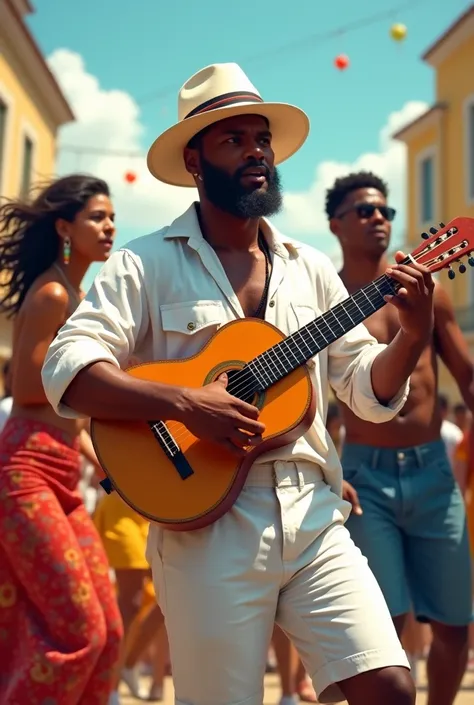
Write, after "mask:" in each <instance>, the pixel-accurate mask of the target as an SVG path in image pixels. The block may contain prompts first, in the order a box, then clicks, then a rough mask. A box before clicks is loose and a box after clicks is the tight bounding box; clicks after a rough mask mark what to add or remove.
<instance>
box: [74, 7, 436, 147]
mask: <svg viewBox="0 0 474 705" xmlns="http://www.w3.org/2000/svg"><path fill="white" fill-rule="evenodd" d="M426 1H427V0H411V2H410V1H409V2H403V3H400V4H398V5H395V6H394V7H392V8H390V9H389V10H383V11H381V12H376V13H372V14H371V15H368V16H366V17H363V18H360V19H358V20H353V21H352V22H348V23H347V24H345V25H340V26H339V27H335V28H333V29H330V30H326V31H322V32H315V33H313V34H310V35H308V36H307V37H305V38H303V39H300V40H292V41H291V42H287V43H286V44H282V45H280V46H279V47H278V48H276V49H273V50H272V51H271V52H268V51H266V52H259V53H258V54H253V55H251V56H249V57H247V58H246V59H244V60H243V62H245V63H246V64H249V63H256V62H258V61H262V60H266V61H267V60H268V58H269V56H270V55H273V54H275V55H277V56H278V58H280V56H281V55H282V54H285V53H297V52H299V51H301V50H303V49H305V48H308V47H311V46H313V45H314V44H316V43H317V44H318V45H321V44H322V43H323V42H324V41H329V40H331V39H334V37H338V36H341V35H345V34H348V33H349V32H354V31H357V30H359V29H362V28H364V27H370V26H372V25H375V24H379V23H381V22H382V21H384V20H387V19H390V18H393V17H394V16H395V15H396V14H398V13H399V12H403V11H404V10H411V9H413V8H414V7H416V6H417V5H420V4H422V3H423V2H426ZM175 93H176V84H174V85H170V86H167V87H164V88H162V89H160V90H159V91H157V92H154V93H150V94H148V95H145V96H143V97H142V98H140V99H138V100H137V101H136V103H137V104H138V105H146V104H147V103H150V102H152V101H154V100H158V99H160V98H166V97H168V96H169V95H171V94H175ZM60 150H61V151H63V152H70V153H73V154H76V155H77V156H81V155H83V154H97V155H108V156H111V157H129V158H138V157H143V156H144V155H145V153H144V152H139V151H136V152H135V151H125V150H119V149H107V148H100V147H84V146H79V145H68V144H65V145H61V146H60Z"/></svg>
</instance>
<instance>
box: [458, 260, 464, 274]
mask: <svg viewBox="0 0 474 705" xmlns="http://www.w3.org/2000/svg"><path fill="white" fill-rule="evenodd" d="M465 271H466V265H465V264H464V262H461V264H460V265H459V274H464V272H465Z"/></svg>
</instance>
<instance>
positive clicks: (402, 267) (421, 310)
mask: <svg viewBox="0 0 474 705" xmlns="http://www.w3.org/2000/svg"><path fill="white" fill-rule="evenodd" d="M404 259H406V255H405V254H403V252H397V253H396V255H395V260H396V262H397V264H395V265H392V266H391V267H389V268H388V269H387V271H386V273H387V275H388V276H389V277H391V278H392V279H395V281H397V282H398V283H399V284H400V285H401V286H400V289H399V290H398V292H397V294H396V296H386V297H385V300H386V301H387V302H388V303H391V304H392V305H393V306H395V308H396V309H397V310H398V316H399V319H400V327H401V329H402V330H403V332H404V333H405V334H406V335H408V336H409V337H410V338H413V340H428V338H429V336H430V335H431V333H432V330H433V322H434V312H433V290H434V281H433V277H432V276H431V272H430V270H429V269H428V268H427V267H423V266H422V265H421V264H417V263H415V262H411V263H410V264H400V263H401V262H403V260H404Z"/></svg>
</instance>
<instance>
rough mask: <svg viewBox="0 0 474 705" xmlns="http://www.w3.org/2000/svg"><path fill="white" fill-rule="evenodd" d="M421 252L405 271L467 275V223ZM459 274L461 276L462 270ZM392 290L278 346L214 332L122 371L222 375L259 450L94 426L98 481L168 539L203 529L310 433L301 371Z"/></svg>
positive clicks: (231, 330) (381, 284)
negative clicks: (190, 348)
mask: <svg viewBox="0 0 474 705" xmlns="http://www.w3.org/2000/svg"><path fill="white" fill-rule="evenodd" d="M422 237H423V238H424V242H422V243H421V244H420V246H419V247H417V248H416V249H415V250H414V251H413V252H412V254H411V255H409V256H408V257H407V258H406V260H405V262H406V263H410V261H416V262H419V263H420V264H423V265H425V266H426V267H428V268H429V269H430V271H431V272H436V271H438V270H441V269H443V268H445V267H448V268H449V273H448V274H449V277H450V278H453V276H454V274H455V272H454V270H453V269H452V268H451V263H452V262H454V261H459V260H460V258H461V257H462V256H464V255H467V256H468V263H469V264H470V265H471V266H474V257H473V254H472V252H471V250H474V219H473V218H455V219H454V220H452V221H451V222H449V223H448V225H446V226H445V225H443V223H441V224H440V229H439V230H437V229H436V228H434V227H433V228H431V229H430V234H429V233H423V235H422ZM459 271H460V272H465V271H466V267H465V265H464V264H462V263H461V264H460V265H459ZM398 288H399V285H398V283H397V282H396V281H395V280H393V279H391V278H390V277H388V276H387V275H382V276H381V277H379V278H378V279H376V280H375V281H373V282H372V283H371V284H368V285H367V286H364V287H363V288H362V289H360V290H359V291H357V292H356V293H354V294H353V295H352V296H349V297H348V298H346V299H345V300H344V301H342V302H341V303H339V304H338V305H337V306H335V307H334V308H332V309H331V310H329V311H327V312H326V313H324V314H323V315H321V316H319V317H317V318H316V319H315V320H313V321H312V322H310V323H308V324H307V325H305V326H304V327H302V328H300V329H299V330H298V331H296V332H295V333H293V334H292V335H290V336H287V337H285V336H284V335H283V333H281V332H280V331H279V330H278V329H277V328H275V327H274V326H273V325H271V324H269V323H267V322H265V321H262V320H259V319H253V318H244V319H239V320H235V321H231V322H230V323H227V324H225V325H223V326H222V327H221V328H219V330H218V331H217V332H216V333H215V334H214V336H213V337H212V338H211V339H210V340H209V341H208V343H207V344H206V345H205V346H204V348H203V349H202V350H201V351H200V352H199V353H198V354H197V355H194V356H193V357H190V358H185V359H183V360H163V361H159V362H151V363H145V364H141V365H137V366H134V367H131V368H129V369H128V370H127V372H128V374H130V375H132V376H133V377H136V378H139V379H143V380H149V381H151V382H161V383H168V384H174V385H183V386H186V387H199V386H202V385H205V384H209V383H210V382H212V381H214V380H215V379H216V378H217V377H218V376H219V375H220V374H221V373H222V372H227V373H228V376H229V383H228V387H227V390H228V392H229V393H230V394H232V395H234V396H236V397H238V398H240V399H244V400H245V401H248V402H251V403H253V404H255V405H256V406H257V407H258V408H259V409H260V412H261V413H260V420H261V421H262V422H263V423H264V424H265V432H264V434H263V441H262V443H261V444H260V445H259V446H258V447H255V448H250V447H249V448H248V449H247V454H246V456H245V457H244V458H243V459H242V458H240V457H237V456H235V455H233V454H232V453H231V452H230V451H227V449H225V448H223V447H221V446H220V445H219V444H217V443H211V442H208V441H204V440H201V439H199V438H196V437H195V436H193V434H192V433H190V432H189V431H188V429H187V428H186V427H185V426H184V425H183V424H181V423H178V422H177V421H170V420H168V419H150V420H149V421H148V422H146V421H143V422H136V421H128V422H124V421H104V420H98V419H93V420H92V422H91V436H92V441H93V444H94V448H95V450H96V453H97V456H98V458H99V461H100V463H101V465H102V467H103V469H104V471H105V474H106V476H107V477H106V479H105V480H103V481H102V483H101V484H102V485H103V487H104V489H105V490H106V492H111V491H114V490H115V491H117V492H118V494H119V495H120V496H121V497H122V499H123V500H124V501H125V502H126V503H127V504H128V505H129V506H130V507H132V508H133V509H134V510H135V511H136V512H138V513H139V514H141V515H142V516H143V517H145V518H146V519H148V520H150V521H153V522H156V523H158V524H160V525H162V526H164V527H166V528H167V529H171V530H175V531H189V530H194V529H199V528H202V527H205V526H207V525H209V524H211V523H212V522H214V521H216V520H217V519H219V518H220V517H221V516H222V515H223V514H224V513H225V512H227V511H228V510H229V509H230V508H231V506H232V505H233V503H234V502H235V500H236V499H237V497H238V495H239V493H240V491H241V489H242V487H243V485H244V483H245V480H246V477H247V475H248V472H249V469H250V467H251V466H252V464H253V463H254V461H255V459H256V458H257V456H258V455H260V454H261V453H264V452H267V451H269V450H272V449H274V448H278V447H281V446H284V445H286V444H288V443H291V442H294V441H295V440H297V439H298V438H299V437H300V436H302V435H303V434H304V433H305V432H306V431H307V430H308V429H309V428H310V426H311V424H312V423H313V420H314V416H315V412H316V399H315V398H314V393H313V387H312V383H311V379H310V374H309V371H308V368H307V366H306V364H305V363H306V362H308V360H310V359H311V358H312V357H314V356H315V355H317V354H318V353H319V352H320V351H321V350H323V349H324V348H326V347H327V346H328V345H330V344H331V343H332V342H334V341H335V340H337V339H338V338H340V337H341V336H343V335H344V334H345V333H347V332H348V331H349V330H351V329H352V328H354V327H355V326H356V325H358V324H359V323H361V322H362V321H364V320H365V319H366V318H368V317H369V316H371V315H372V314H373V313H374V312H375V311H377V310H379V309H380V308H382V306H384V305H385V301H384V296H386V295H387V294H396V292H397V290H398Z"/></svg>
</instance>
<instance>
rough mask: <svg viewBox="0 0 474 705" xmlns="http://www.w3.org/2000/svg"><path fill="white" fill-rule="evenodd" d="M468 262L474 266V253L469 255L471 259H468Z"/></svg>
mask: <svg viewBox="0 0 474 705" xmlns="http://www.w3.org/2000/svg"><path fill="white" fill-rule="evenodd" d="M467 263H468V265H469V266H470V267H474V257H473V256H472V255H469V259H468V260H467Z"/></svg>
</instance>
